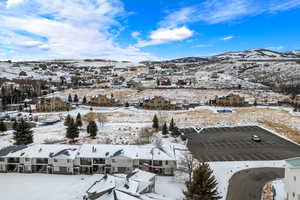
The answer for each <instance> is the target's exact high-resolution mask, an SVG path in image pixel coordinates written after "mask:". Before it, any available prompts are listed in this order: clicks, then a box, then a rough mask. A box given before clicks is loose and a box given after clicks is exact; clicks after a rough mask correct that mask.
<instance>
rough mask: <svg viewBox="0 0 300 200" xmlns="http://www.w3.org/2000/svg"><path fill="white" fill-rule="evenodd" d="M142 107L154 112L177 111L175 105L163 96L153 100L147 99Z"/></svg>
mask: <svg viewBox="0 0 300 200" xmlns="http://www.w3.org/2000/svg"><path fill="white" fill-rule="evenodd" d="M141 107H143V108H145V109H153V110H171V109H176V106H175V105H172V104H171V102H170V101H169V100H168V99H165V98H163V97H161V96H155V97H153V98H145V99H144V100H143V102H142V103H141Z"/></svg>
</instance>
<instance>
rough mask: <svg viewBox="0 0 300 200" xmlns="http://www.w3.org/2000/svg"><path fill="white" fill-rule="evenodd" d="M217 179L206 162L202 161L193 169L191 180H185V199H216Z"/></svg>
mask: <svg viewBox="0 0 300 200" xmlns="http://www.w3.org/2000/svg"><path fill="white" fill-rule="evenodd" d="M217 185H218V183H217V181H216V179H215V176H214V175H213V171H212V170H211V169H210V168H209V166H208V164H206V163H202V164H200V165H199V166H198V167H197V168H196V169H194V170H193V177H192V180H191V181H187V182H186V187H187V191H185V192H184V195H185V200H218V199H221V196H219V194H218V191H217Z"/></svg>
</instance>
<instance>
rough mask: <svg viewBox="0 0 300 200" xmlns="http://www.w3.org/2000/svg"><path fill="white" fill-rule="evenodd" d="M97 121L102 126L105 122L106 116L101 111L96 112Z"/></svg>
mask: <svg viewBox="0 0 300 200" xmlns="http://www.w3.org/2000/svg"><path fill="white" fill-rule="evenodd" d="M98 122H99V124H100V126H102V127H103V126H104V124H105V123H106V122H107V118H106V116H105V115H104V114H102V113H98Z"/></svg>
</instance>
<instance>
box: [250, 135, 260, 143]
mask: <svg viewBox="0 0 300 200" xmlns="http://www.w3.org/2000/svg"><path fill="white" fill-rule="evenodd" d="M252 140H253V141H254V142H261V139H260V137H258V136H257V135H252Z"/></svg>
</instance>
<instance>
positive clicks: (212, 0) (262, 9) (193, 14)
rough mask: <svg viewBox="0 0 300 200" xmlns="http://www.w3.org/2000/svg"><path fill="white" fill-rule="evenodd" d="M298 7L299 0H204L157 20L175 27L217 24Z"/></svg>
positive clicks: (163, 24) (162, 24)
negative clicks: (194, 23) (203, 23)
mask: <svg viewBox="0 0 300 200" xmlns="http://www.w3.org/2000/svg"><path fill="white" fill-rule="evenodd" d="M297 7H300V0H267V1H256V0H206V1H204V2H202V3H199V4H195V5H192V6H189V7H183V8H180V9H178V10H175V11H174V10H173V11H172V12H171V13H170V14H169V15H167V16H166V17H164V19H163V20H162V21H161V22H159V24H160V25H161V26H170V27H176V26H178V25H186V24H188V23H193V22H197V21H203V22H206V23H208V24H217V23H223V22H228V21H233V20H236V19H240V18H242V17H245V16H253V15H258V14H261V13H274V12H278V11H285V10H289V9H293V8H297Z"/></svg>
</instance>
